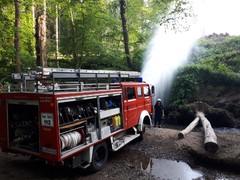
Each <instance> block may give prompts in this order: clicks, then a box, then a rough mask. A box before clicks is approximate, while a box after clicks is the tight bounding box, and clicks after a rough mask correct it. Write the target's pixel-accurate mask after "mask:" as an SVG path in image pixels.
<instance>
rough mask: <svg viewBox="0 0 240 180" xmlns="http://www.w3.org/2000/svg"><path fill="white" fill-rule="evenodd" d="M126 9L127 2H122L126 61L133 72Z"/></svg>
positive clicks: (121, 12)
mask: <svg viewBox="0 0 240 180" xmlns="http://www.w3.org/2000/svg"><path fill="white" fill-rule="evenodd" d="M125 9H126V1H125V0H120V14H121V18H122V29H123V40H124V48H125V54H126V59H127V63H128V67H129V68H130V69H131V70H134V68H133V64H132V60H131V58H130V51H129V38H128V28H127V18H126V15H125V13H126V12H125Z"/></svg>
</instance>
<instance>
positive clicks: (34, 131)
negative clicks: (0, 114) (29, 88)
mask: <svg viewBox="0 0 240 180" xmlns="http://www.w3.org/2000/svg"><path fill="white" fill-rule="evenodd" d="M8 123H9V129H8V132H9V147H10V148H17V149H23V150H28V151H32V152H35V153H39V116H38V105H37V104H35V105H34V104H32V103H30V102H29V103H28V102H17V103H9V104H8Z"/></svg>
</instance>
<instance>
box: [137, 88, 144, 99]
mask: <svg viewBox="0 0 240 180" xmlns="http://www.w3.org/2000/svg"><path fill="white" fill-rule="evenodd" d="M137 93H138V97H139V98H141V97H143V94H142V88H141V87H137Z"/></svg>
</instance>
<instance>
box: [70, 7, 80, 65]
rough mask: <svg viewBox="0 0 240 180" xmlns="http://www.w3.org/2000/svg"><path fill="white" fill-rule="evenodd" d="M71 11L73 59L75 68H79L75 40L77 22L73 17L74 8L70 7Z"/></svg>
mask: <svg viewBox="0 0 240 180" xmlns="http://www.w3.org/2000/svg"><path fill="white" fill-rule="evenodd" d="M69 13H70V18H71V21H70V32H71V34H70V36H71V39H72V46H71V47H72V48H71V49H72V56H73V60H74V62H75V68H78V67H77V66H78V61H77V53H76V40H75V23H74V17H73V10H72V8H70V9H69Z"/></svg>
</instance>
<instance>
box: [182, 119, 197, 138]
mask: <svg viewBox="0 0 240 180" xmlns="http://www.w3.org/2000/svg"><path fill="white" fill-rule="evenodd" d="M199 119H200V118H199V116H197V117H196V118H195V119H194V120H193V121H192V122H191V123H190V124H189V125H188V126H187V127H186V128H185V129H184V130H182V131H181V132H179V133H178V138H179V139H183V138H184V137H185V135H186V134H188V133H190V132H191V131H192V130H193V128H195V127H196V126H197V125H198V122H199Z"/></svg>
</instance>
